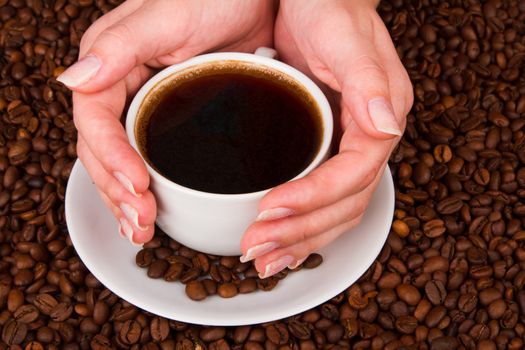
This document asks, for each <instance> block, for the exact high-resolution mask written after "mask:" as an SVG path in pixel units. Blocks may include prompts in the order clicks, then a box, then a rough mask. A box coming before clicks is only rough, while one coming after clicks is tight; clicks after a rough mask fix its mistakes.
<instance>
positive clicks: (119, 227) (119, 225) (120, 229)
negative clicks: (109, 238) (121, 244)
mask: <svg viewBox="0 0 525 350" xmlns="http://www.w3.org/2000/svg"><path fill="white" fill-rule="evenodd" d="M118 233H119V234H120V237H122V238H127V237H126V234H125V233H124V231H122V225H121V224H120V221H119V223H118Z"/></svg>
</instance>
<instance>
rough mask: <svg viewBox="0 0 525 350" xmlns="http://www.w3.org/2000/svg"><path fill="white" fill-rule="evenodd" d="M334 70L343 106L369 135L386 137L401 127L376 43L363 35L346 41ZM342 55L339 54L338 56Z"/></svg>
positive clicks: (379, 137)
mask: <svg viewBox="0 0 525 350" xmlns="http://www.w3.org/2000/svg"><path fill="white" fill-rule="evenodd" d="M345 43H347V44H346V45H345V46H346V47H345V48H343V49H342V50H341V53H340V55H341V57H338V58H336V59H334V61H333V66H332V71H333V72H334V74H335V76H336V77H337V79H338V83H339V84H340V85H341V91H342V95H343V104H344V107H346V108H348V111H349V113H350V114H351V116H352V119H353V120H354V121H355V122H356V123H357V124H358V125H359V127H360V128H361V129H362V130H363V131H365V132H366V133H367V134H368V135H370V136H372V137H375V138H378V139H387V138H392V137H395V136H401V134H402V129H401V127H402V126H401V125H399V122H398V118H397V117H396V115H395V113H394V109H393V107H392V103H391V95H390V89H389V80H388V75H387V74H386V72H385V70H384V67H383V66H382V63H381V62H380V61H379V60H378V57H379V55H378V53H377V51H376V50H375V47H374V46H373V44H372V43H371V42H370V41H369V40H368V38H365V37H363V36H356V35H353V37H351V38H349V39H348V40H345ZM338 56H339V55H338Z"/></svg>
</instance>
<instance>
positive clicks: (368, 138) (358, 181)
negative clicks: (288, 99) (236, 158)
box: [241, 0, 413, 278]
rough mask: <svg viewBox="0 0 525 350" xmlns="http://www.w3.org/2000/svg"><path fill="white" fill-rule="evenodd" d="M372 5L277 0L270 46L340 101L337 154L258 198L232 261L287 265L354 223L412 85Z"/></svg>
mask: <svg viewBox="0 0 525 350" xmlns="http://www.w3.org/2000/svg"><path fill="white" fill-rule="evenodd" d="M375 3H376V1H365V0H363V1H340V0H310V1H294V0H281V3H280V8H279V13H278V16H277V20H276V27H275V46H276V49H277V51H278V52H279V54H280V55H281V59H283V60H284V61H285V62H287V63H289V64H291V65H293V66H295V67H296V68H298V69H300V70H302V71H303V72H305V73H307V74H309V75H310V76H311V77H313V78H314V79H316V80H317V81H318V82H319V81H320V82H322V83H324V84H326V86H327V87H328V88H327V89H326V92H327V94H329V95H331V96H329V97H333V101H338V102H339V103H338V105H339V106H338V107H339V108H340V117H339V118H336V124H335V125H336V127H339V129H340V132H339V134H337V133H336V135H338V136H337V137H336V139H335V140H334V141H335V143H334V147H337V143H338V142H339V145H338V153H337V155H335V156H334V157H333V158H331V159H329V160H328V161H327V162H325V163H324V164H322V165H321V166H320V167H319V168H317V169H316V170H314V171H313V172H312V173H310V174H309V175H308V176H306V177H304V178H302V179H299V180H296V181H292V182H289V183H286V184H283V185H281V186H278V187H276V188H275V189H273V190H272V191H270V192H269V193H268V194H267V195H266V196H265V197H264V198H263V200H262V202H261V204H260V208H259V209H260V214H259V217H258V220H257V221H256V222H255V223H254V224H252V225H251V226H250V227H249V228H248V230H247V232H246V233H245V235H244V237H243V240H242V244H241V249H242V251H243V253H244V255H243V257H241V260H242V261H247V260H252V259H256V260H255V261H256V268H257V270H258V271H259V273H260V276H261V277H263V278H265V277H269V276H271V275H273V274H275V273H277V272H279V271H281V270H282V269H284V268H286V267H290V268H294V267H295V266H297V265H298V264H300V263H301V262H302V261H303V260H304V259H305V258H306V257H307V256H308V255H309V254H310V253H312V252H313V251H316V250H318V249H319V248H321V247H323V246H325V245H327V244H328V243H330V242H332V241H333V240H334V239H336V238H337V237H338V236H339V235H341V234H342V233H344V232H347V231H348V230H349V229H351V228H352V227H354V226H356V225H357V224H358V223H359V221H360V220H361V218H362V216H363V213H364V211H365V209H366V207H367V205H368V203H369V201H370V198H371V196H372V194H373V192H374V190H375V188H376V186H377V184H378V182H379V180H380V179H381V176H382V174H383V171H384V169H385V167H386V165H387V160H388V157H389V155H390V153H391V152H392V150H393V149H394V147H395V145H396V144H397V142H398V141H399V139H400V136H401V135H402V133H403V130H404V127H405V117H406V115H407V113H408V112H409V110H410V107H411V105H412V101H413V96H412V86H411V84H410V81H409V78H408V75H407V73H406V71H405V69H404V68H403V66H402V64H401V62H400V61H399V58H398V56H397V53H396V50H395V49H394V46H393V43H392V40H391V38H390V36H389V34H388V31H387V29H386V28H385V26H384V24H383V22H382V21H381V19H380V18H379V16H378V14H377V13H376V11H375V5H376V4H375ZM326 86H325V87H326ZM338 114H339V113H338ZM339 138H340V139H339ZM349 253H350V254H351V252H349Z"/></svg>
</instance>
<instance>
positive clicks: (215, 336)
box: [199, 327, 226, 342]
mask: <svg viewBox="0 0 525 350" xmlns="http://www.w3.org/2000/svg"><path fill="white" fill-rule="evenodd" d="M225 335H226V329H225V328H224V327H209V328H204V329H202V330H201V331H200V333H199V337H200V338H201V339H202V340H204V341H205V342H212V341H216V340H219V339H221V338H224V336H225Z"/></svg>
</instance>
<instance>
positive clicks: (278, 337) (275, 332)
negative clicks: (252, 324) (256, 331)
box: [266, 323, 289, 345]
mask: <svg viewBox="0 0 525 350" xmlns="http://www.w3.org/2000/svg"><path fill="white" fill-rule="evenodd" d="M266 336H267V337H268V340H270V341H271V342H272V343H274V344H277V345H283V344H285V343H287V342H288V339H289V333H288V329H287V328H286V325H284V324H282V323H276V324H272V325H269V326H268V327H266Z"/></svg>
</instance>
